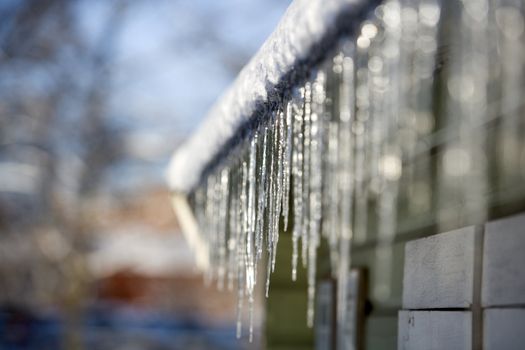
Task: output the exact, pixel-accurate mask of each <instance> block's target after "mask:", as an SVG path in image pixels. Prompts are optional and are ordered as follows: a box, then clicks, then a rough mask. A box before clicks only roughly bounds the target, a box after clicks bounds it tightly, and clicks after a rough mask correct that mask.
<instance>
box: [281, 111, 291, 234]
mask: <svg viewBox="0 0 525 350" xmlns="http://www.w3.org/2000/svg"><path fill="white" fill-rule="evenodd" d="M292 117H293V115H292V103H291V102H288V103H287V104H286V136H285V138H286V139H285V141H284V142H285V144H284V151H283V152H284V154H283V157H284V159H283V201H282V202H283V219H284V231H287V230H288V216H289V213H288V211H289V205H290V176H291V167H292V139H293V132H292V131H293V130H292Z"/></svg>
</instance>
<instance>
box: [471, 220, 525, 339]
mask: <svg viewBox="0 0 525 350" xmlns="http://www.w3.org/2000/svg"><path fill="white" fill-rule="evenodd" d="M481 301H482V305H483V306H484V307H488V306H512V305H525V215H518V216H513V217H509V218H505V219H502V220H496V221H492V222H489V223H487V224H486V225H485V240H484V249H483V278H482V293H481ZM524 330H525V327H524ZM524 347H525V345H524Z"/></svg>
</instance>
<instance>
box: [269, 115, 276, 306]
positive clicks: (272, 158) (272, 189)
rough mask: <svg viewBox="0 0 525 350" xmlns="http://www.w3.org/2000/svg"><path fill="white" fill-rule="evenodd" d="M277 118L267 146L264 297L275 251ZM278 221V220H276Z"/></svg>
mask: <svg viewBox="0 0 525 350" xmlns="http://www.w3.org/2000/svg"><path fill="white" fill-rule="evenodd" d="M277 122H278V118H277V117H275V118H274V119H273V120H272V121H271V123H273V125H272V124H271V126H272V129H271V131H270V137H271V138H270V140H269V142H268V145H269V152H268V156H269V163H270V173H269V178H270V182H269V185H268V238H267V243H268V244H267V245H268V260H267V269H266V297H268V295H269V291H270V275H271V272H272V265H273V262H274V256H275V249H274V246H275V245H274V240H275V232H274V230H275V220H276V217H277V215H276V214H275V207H276V202H277V200H276V187H277V179H276V177H277V164H276V162H277V156H276V155H275V154H276V153H277V152H278V148H279V146H278V144H277V142H278V141H277V140H278V125H277ZM277 220H278V218H277Z"/></svg>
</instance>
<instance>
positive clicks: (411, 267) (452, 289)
mask: <svg viewBox="0 0 525 350" xmlns="http://www.w3.org/2000/svg"><path fill="white" fill-rule="evenodd" d="M478 234H480V233H479V232H478V231H477V230H476V227H475V226H469V227H465V228H462V229H459V230H455V231H450V232H446V233H442V234H437V235H434V236H430V237H426V238H422V239H417V240H414V241H411V242H408V243H407V244H406V246H405V266H404V274H403V308H404V309H431V308H432V309H435V308H467V307H469V306H470V305H471V304H472V300H473V285H474V258H475V249H476V248H475V247H476V244H475V236H476V235H478Z"/></svg>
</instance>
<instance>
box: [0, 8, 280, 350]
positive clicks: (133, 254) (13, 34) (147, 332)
mask: <svg viewBox="0 0 525 350" xmlns="http://www.w3.org/2000/svg"><path fill="white" fill-rule="evenodd" d="M288 4H289V1H287V0H252V1H249V2H248V1H242V0H228V1H213V0H198V1H177V0H155V1H146V0H114V1H106V0H1V1H0V349H236V348H237V349H240V348H245V347H247V344H246V341H237V340H236V339H235V330H234V329H235V305H234V304H235V301H234V296H233V294H230V293H228V292H218V291H217V290H216V288H215V287H214V286H210V287H205V286H204V283H203V279H202V276H201V274H200V273H199V272H198V271H197V270H196V268H195V265H194V259H193V256H192V253H191V251H190V250H189V248H188V246H187V244H186V242H185V241H184V237H183V236H182V234H181V233H180V232H179V229H178V226H177V223H176V221H175V217H174V215H173V213H172V211H171V206H170V199H169V192H168V190H167V188H166V185H165V182H164V171H165V168H166V165H167V162H168V160H169V157H170V155H171V153H172V152H173V150H174V149H175V148H176V147H177V145H179V144H180V143H181V142H182V141H183V140H184V138H185V137H187V136H188V135H189V133H191V131H192V130H193V129H194V128H195V127H196V126H197V125H198V123H199V122H200V121H201V119H202V118H203V116H204V115H205V113H206V111H207V109H208V108H209V107H210V106H211V105H212V103H213V102H214V100H215V99H216V98H217V97H218V96H219V95H220V94H221V93H222V92H223V90H224V89H225V88H226V87H227V86H228V85H229V84H230V83H231V82H232V80H233V79H234V78H235V76H236V75H237V73H238V72H239V70H240V69H241V68H242V67H243V65H244V64H246V63H247V61H248V60H249V58H250V57H251V56H252V55H253V54H254V53H255V52H256V50H257V49H258V47H259V46H260V45H261V44H262V43H263V41H264V40H265V38H266V37H267V36H268V35H269V34H270V33H271V31H272V30H273V28H274V27H275V26H276V24H277V23H278V20H279V18H280V17H281V16H282V14H283V13H284V11H285V10H286V7H287V6H288ZM256 332H257V331H256Z"/></svg>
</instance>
